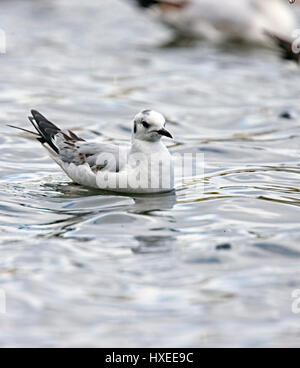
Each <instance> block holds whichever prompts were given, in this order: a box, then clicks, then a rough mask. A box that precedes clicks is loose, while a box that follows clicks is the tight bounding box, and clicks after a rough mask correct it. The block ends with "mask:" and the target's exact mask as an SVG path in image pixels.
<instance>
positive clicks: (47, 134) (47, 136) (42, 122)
mask: <svg viewBox="0 0 300 368" xmlns="http://www.w3.org/2000/svg"><path fill="white" fill-rule="evenodd" d="M31 114H32V116H29V117H28V119H29V120H30V122H31V123H32V125H33V126H34V127H35V129H36V130H37V132H38V133H39V134H40V135H41V137H42V143H45V142H46V143H48V145H49V146H50V147H51V148H52V149H53V150H54V151H55V152H56V153H58V152H59V151H58V148H57V147H56V146H55V144H54V143H53V141H52V140H53V138H54V137H55V135H56V134H57V133H59V132H60V131H61V130H60V129H59V128H58V127H57V126H56V125H54V124H53V123H51V122H50V121H49V120H48V119H47V118H46V117H45V116H43V115H42V114H41V113H40V112H38V111H37V110H35V109H32V110H31Z"/></svg>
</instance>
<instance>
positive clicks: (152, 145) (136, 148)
mask: <svg viewBox="0 0 300 368" xmlns="http://www.w3.org/2000/svg"><path fill="white" fill-rule="evenodd" d="M131 144H132V145H131V152H142V153H144V154H153V153H157V152H159V151H165V150H166V149H167V148H166V146H165V145H164V144H163V143H162V141H161V140H159V141H156V142H148V141H143V140H140V139H136V138H134V137H133V138H132V142H131Z"/></svg>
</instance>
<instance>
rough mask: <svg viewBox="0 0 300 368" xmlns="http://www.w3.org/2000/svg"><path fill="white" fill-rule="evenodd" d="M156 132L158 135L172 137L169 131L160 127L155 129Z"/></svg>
mask: <svg viewBox="0 0 300 368" xmlns="http://www.w3.org/2000/svg"><path fill="white" fill-rule="evenodd" d="M157 133H158V134H160V135H164V136H165V137H168V138H171V139H173V137H172V134H171V133H169V132H168V131H167V130H166V129H160V130H158V131H157Z"/></svg>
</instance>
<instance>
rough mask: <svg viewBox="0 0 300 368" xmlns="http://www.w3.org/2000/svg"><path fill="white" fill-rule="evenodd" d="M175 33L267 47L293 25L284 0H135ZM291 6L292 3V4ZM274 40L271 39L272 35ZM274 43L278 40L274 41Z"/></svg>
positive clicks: (291, 16) (291, 12)
mask: <svg viewBox="0 0 300 368" xmlns="http://www.w3.org/2000/svg"><path fill="white" fill-rule="evenodd" d="M135 2H136V3H137V5H138V6H139V7H140V8H141V9H144V10H147V12H148V13H150V14H152V16H153V17H154V18H156V19H157V20H159V21H161V22H162V23H164V24H166V25H167V26H169V27H170V28H172V29H173V30H174V31H175V35H176V36H182V37H191V38H197V39H198V38H199V39H206V40H209V41H211V42H213V43H223V42H228V41H230V42H231V41H234V42H235V41H237V42H242V43H251V44H256V45H262V46H270V44H271V39H272V38H273V37H270V35H276V36H277V38H279V39H281V38H282V39H288V38H289V37H291V34H292V32H293V30H294V29H295V28H296V21H295V17H294V14H293V9H292V7H293V5H292V4H290V3H289V2H288V0H223V1H216V0H215V1H214V0H135ZM294 5H295V4H294ZM273 40H274V38H273ZM276 42H277V43H278V40H276Z"/></svg>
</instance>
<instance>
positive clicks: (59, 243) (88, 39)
mask: <svg viewBox="0 0 300 368" xmlns="http://www.w3.org/2000/svg"><path fill="white" fill-rule="evenodd" d="M0 28H2V29H3V30H5V32H6V36H7V53H6V54H5V55H0V65H1V73H0V155H1V161H0V225H1V227H0V282H1V284H0V287H1V289H2V290H4V291H5V293H6V301H7V308H6V309H7V313H6V314H0V326H1V328H0V345H1V346H73V347H76V346H100V347H108V346H120V347H121V346H128V347H145V346H147V347H154V346H155V347H202V346H209V347H211V346H227V347H229V346H230V347H236V346H248V347H249V346H250V347H251V346H265V347H267V346H298V347H299V343H300V316H299V315H297V314H293V313H292V302H293V299H292V292H293V291H294V290H295V289H300V278H299V269H300V268H299V263H300V241H299V240H300V227H299V222H300V207H299V206H300V186H299V178H300V147H299V142H300V123H299V122H300V108H299V93H300V83H299V77H300V71H299V69H297V68H296V66H293V65H290V64H288V63H286V62H283V61H281V60H279V58H278V57H277V55H276V53H275V52H273V51H271V50H254V49H253V50H251V49H243V50H241V49H236V48H233V47H232V48H230V49H228V48H224V49H223V48H215V47H213V46H211V45H207V44H205V43H204V44H203V43H199V44H196V45H194V46H193V47H191V46H190V47H182V46H181V47H165V46H164V45H165V44H166V42H167V41H168V39H169V38H170V34H169V32H168V31H167V30H166V29H164V28H163V27H161V26H160V25H158V24H156V23H154V22H152V21H151V20H150V19H149V18H148V17H146V16H145V15H144V14H142V13H140V12H138V11H137V10H136V9H135V8H134V7H132V6H131V4H130V2H129V1H126V0H123V1H117V0H110V1H104V0H102V1H97V2H95V1H92V0H86V1H84V2H81V1H77V0H76V1H67V0H59V1H58V0H57V1H54V0H53V1H50V0H49V1H47V0H43V1H33V0H32V1H25V0H24V1H15V0H14V1H12V0H11V1H1V2H0ZM30 108H36V109H38V110H40V111H41V112H43V113H44V114H45V115H47V116H48V117H49V118H50V120H53V121H54V122H56V123H57V124H60V125H61V126H63V127H65V128H72V129H74V130H75V132H77V133H80V134H81V135H82V136H83V137H84V138H87V139H99V140H100V141H108V140H109V141H115V142H118V143H122V142H125V141H126V140H128V139H129V137H130V129H131V124H130V121H131V119H132V117H133V116H134V115H135V114H136V112H137V111H139V110H141V109H142V108H153V109H156V110H159V111H161V112H163V113H164V114H165V115H166V116H167V118H168V119H169V121H170V123H169V129H170V131H171V132H172V133H174V136H175V137H176V139H175V144H172V143H171V147H170V149H171V151H172V152H173V153H178V152H180V153H182V152H194V153H195V152H202V153H204V157H205V173H204V177H195V178H191V180H188V181H186V182H185V183H184V184H182V182H181V180H179V179H180V178H178V179H177V187H176V193H173V194H164V195H158V196H137V197H135V196H118V195H113V194H105V193H101V192H99V191H94V190H89V189H86V188H82V187H80V186H77V185H74V184H72V183H70V181H69V180H68V178H67V177H66V176H65V175H64V174H63V173H62V172H61V171H60V169H59V168H58V167H57V166H56V164H55V163H53V162H52V161H51V160H50V159H49V158H48V156H47V153H46V152H45V151H44V150H43V149H42V147H40V146H39V145H37V144H36V143H35V142H30V141H25V140H23V139H22V138H20V137H18V136H16V135H15V132H13V131H11V130H10V128H8V127H6V124H7V123H16V124H18V125H20V126H21V125H24V126H25V125H27V122H26V116H27V115H28V113H29V110H30ZM282 111H290V112H291V115H292V116H291V117H292V118H291V119H285V118H282V117H280V115H281V113H282Z"/></svg>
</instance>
